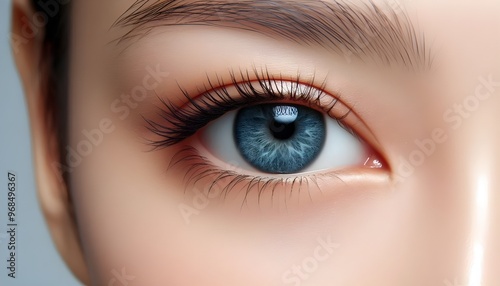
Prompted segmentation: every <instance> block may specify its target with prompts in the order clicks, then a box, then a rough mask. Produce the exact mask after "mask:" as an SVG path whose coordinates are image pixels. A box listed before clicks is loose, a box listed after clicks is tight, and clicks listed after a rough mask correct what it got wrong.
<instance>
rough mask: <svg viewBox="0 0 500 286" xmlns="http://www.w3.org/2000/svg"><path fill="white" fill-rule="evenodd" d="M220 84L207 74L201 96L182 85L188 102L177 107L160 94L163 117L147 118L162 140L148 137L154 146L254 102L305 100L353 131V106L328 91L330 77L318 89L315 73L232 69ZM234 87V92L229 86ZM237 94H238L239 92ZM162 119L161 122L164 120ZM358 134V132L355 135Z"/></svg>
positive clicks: (178, 138)
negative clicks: (349, 120) (349, 122)
mask: <svg viewBox="0 0 500 286" xmlns="http://www.w3.org/2000/svg"><path fill="white" fill-rule="evenodd" d="M216 78H217V80H216V83H215V82H214V80H211V79H210V77H209V76H208V75H207V84H205V85H204V87H203V91H201V90H200V91H199V94H200V95H197V96H195V97H193V96H191V95H190V94H189V93H188V92H187V91H186V90H185V89H183V88H182V87H180V86H179V89H180V90H181V92H182V94H183V96H184V97H185V98H186V100H187V103H185V104H183V105H182V106H176V105H174V104H173V103H171V102H168V101H166V100H164V99H163V98H162V97H161V96H158V98H159V101H160V103H161V105H160V106H157V108H158V111H159V117H160V118H159V119H158V120H152V119H148V118H145V117H144V116H143V119H144V120H145V122H146V128H147V129H148V130H149V131H150V132H152V133H153V134H155V135H157V136H158V137H159V138H160V139H159V140H148V141H149V142H148V143H149V144H150V145H151V146H153V148H154V149H159V148H164V147H169V146H172V145H175V144H177V143H179V142H181V141H183V140H184V139H187V138H189V137H190V136H192V135H193V134H195V133H196V132H197V131H198V130H199V129H201V128H203V127H204V126H206V125H207V124H208V123H209V122H211V121H213V120H215V119H217V118H219V117H221V116H222V115H224V114H225V113H227V112H229V111H231V110H236V109H239V108H242V107H246V106H248V105H250V104H259V103H272V102H277V101H281V102H286V101H288V102H291V103H302V105H307V106H308V107H311V108H316V109H320V110H321V111H323V112H325V113H327V114H328V115H329V116H330V117H332V118H333V119H336V120H337V121H338V122H339V124H341V126H342V127H344V128H346V129H347V130H348V131H349V132H351V133H353V134H354V132H353V131H352V130H350V128H348V126H346V124H344V123H343V120H344V119H345V118H346V117H347V116H348V115H349V114H350V113H351V109H350V108H349V107H347V106H346V105H345V104H343V103H342V102H341V101H340V97H341V96H340V95H333V94H328V93H326V92H325V91H324V88H325V86H326V80H324V81H322V82H321V84H320V85H319V86H320V87H319V88H316V87H315V86H316V85H317V84H315V83H316V82H317V81H316V79H315V76H312V79H309V80H307V81H306V80H304V82H305V83H302V82H303V80H302V78H301V76H300V74H299V75H297V76H296V77H295V78H294V79H293V80H291V79H289V78H285V77H284V76H283V75H279V76H278V77H275V76H272V75H271V74H270V73H269V71H268V70H267V69H265V70H264V69H261V70H260V71H258V70H257V69H256V68H254V69H253V75H251V74H250V71H248V70H247V71H245V72H244V71H242V70H240V71H239V78H238V77H237V76H236V73H235V72H234V71H230V80H229V81H230V82H229V83H228V82H225V81H223V80H222V78H220V77H219V76H217V75H216ZM230 88H234V92H231V91H230V90H229V89H230ZM235 93H236V94H235ZM160 121H161V122H160ZM354 135H356V134H354Z"/></svg>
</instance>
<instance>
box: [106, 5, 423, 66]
mask: <svg viewBox="0 0 500 286" xmlns="http://www.w3.org/2000/svg"><path fill="white" fill-rule="evenodd" d="M388 1H389V2H390V3H389V2H388V3H383V4H375V3H374V2H373V1H372V0H365V1H362V2H360V3H359V4H354V3H352V2H347V1H344V0H330V1H328V2H327V1H321V0H302V1H290V0H234V1H230V0H225V1H224V0H207V1H203V0H194V1H192V0H137V1H136V2H135V3H134V4H133V5H132V6H131V7H130V8H129V9H128V10H127V11H126V12H125V13H124V14H123V15H122V16H121V17H119V18H118V19H117V21H116V22H115V23H114V24H113V27H112V28H120V29H123V30H124V32H122V33H123V34H122V36H121V37H119V38H118V39H117V40H116V41H115V42H116V44H118V45H119V46H123V45H125V46H128V45H130V44H132V43H133V42H135V41H136V40H137V39H138V38H141V37H143V36H145V35H147V34H148V33H149V32H151V31H152V30H153V29H155V28H157V27H162V26H179V25H203V26H214V27H226V28H236V29H243V30H246V31H252V32H257V33H261V34H264V35H268V36H271V37H273V38H281V39H286V40H289V41H292V42H295V43H299V44H306V45H319V46H322V47H324V48H327V49H330V50H332V51H334V52H336V53H338V54H340V55H342V56H344V57H346V58H348V59H350V58H351V57H355V58H357V59H361V60H363V61H364V60H374V61H376V62H379V63H383V64H386V65H393V64H402V65H403V66H404V67H406V68H408V69H410V70H422V69H424V70H426V69H429V68H430V66H431V64H432V57H431V53H430V51H429V49H428V47H427V46H426V41H425V38H424V35H423V34H419V33H417V31H416V29H415V27H414V26H413V24H412V22H411V20H410V18H409V17H408V15H407V14H406V13H405V12H404V10H403V9H402V7H401V5H400V4H399V3H398V2H397V1H398V0H388Z"/></svg>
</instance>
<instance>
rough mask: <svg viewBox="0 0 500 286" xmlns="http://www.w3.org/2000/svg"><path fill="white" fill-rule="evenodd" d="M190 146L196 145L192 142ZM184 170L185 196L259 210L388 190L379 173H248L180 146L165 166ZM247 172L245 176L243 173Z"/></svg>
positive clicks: (198, 149) (385, 177) (199, 150)
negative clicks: (202, 194)
mask: <svg viewBox="0 0 500 286" xmlns="http://www.w3.org/2000/svg"><path fill="white" fill-rule="evenodd" d="M192 144H193V145H194V144H196V142H195V140H194V142H192ZM169 168H175V169H180V170H186V172H185V176H184V178H183V180H184V182H183V183H184V186H185V190H184V191H185V193H186V194H187V195H195V193H193V190H197V191H198V192H199V191H201V192H203V193H205V194H206V195H207V196H208V197H209V198H211V199H213V200H215V201H219V202H221V203H222V204H223V203H224V202H226V201H230V202H231V205H232V206H235V205H237V206H240V207H242V208H243V207H247V208H254V209H259V210H262V208H263V206H268V207H270V208H271V209H273V210H283V207H284V206H286V208H293V207H294V206H295V207H298V206H304V205H307V204H311V203H314V202H319V201H321V202H327V201H328V198H331V199H335V198H337V197H338V196H339V195H342V196H344V195H354V193H357V194H356V195H359V192H356V190H359V191H361V193H365V194H366V193H367V192H374V191H376V192H379V191H387V190H388V188H389V182H390V180H389V173H388V172H387V171H386V170H383V169H367V168H359V167H358V168H348V169H344V170H341V171H336V172H332V171H324V172H314V173H304V174H299V175H272V176H271V175H270V176H262V174H260V175H258V174H248V172H245V171H244V170H241V169H239V168H238V167H236V166H232V165H230V164H227V163H224V162H221V161H220V160H219V161H217V160H216V159H215V158H212V157H211V155H210V154H209V153H207V152H206V150H204V149H203V148H202V147H199V146H196V147H194V146H190V145H188V146H185V147H183V148H182V149H180V150H179V151H178V152H177V153H176V154H175V155H174V156H173V157H172V159H171V163H170V167H169ZM245 173H247V174H245Z"/></svg>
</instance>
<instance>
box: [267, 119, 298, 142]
mask: <svg viewBox="0 0 500 286" xmlns="http://www.w3.org/2000/svg"><path fill="white" fill-rule="evenodd" d="M269 125H270V126H269V129H270V130H271V134H272V135H273V136H274V138H276V139H278V140H287V139H290V138H291V137H292V136H293V134H294V133H295V123H294V122H292V123H288V124H287V123H280V122H278V121H276V120H273V121H272V122H271V123H270V124H269Z"/></svg>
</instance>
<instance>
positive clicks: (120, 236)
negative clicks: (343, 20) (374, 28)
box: [13, 0, 500, 286]
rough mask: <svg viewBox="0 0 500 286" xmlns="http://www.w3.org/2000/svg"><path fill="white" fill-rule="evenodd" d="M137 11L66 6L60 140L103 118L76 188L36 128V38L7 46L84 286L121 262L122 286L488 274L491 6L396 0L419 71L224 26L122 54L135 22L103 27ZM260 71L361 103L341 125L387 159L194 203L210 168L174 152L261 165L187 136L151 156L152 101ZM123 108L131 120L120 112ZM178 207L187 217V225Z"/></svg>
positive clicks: (391, 280) (494, 142) (17, 27)
mask: <svg viewBox="0 0 500 286" xmlns="http://www.w3.org/2000/svg"><path fill="white" fill-rule="evenodd" d="M153 2H156V1H145V6H144V7H148V6H149V5H152V4H153ZM228 2H236V1H228ZM287 2H289V3H293V4H296V5H298V6H299V5H302V4H304V3H306V1H302V2H301V1H287ZM312 2H317V3H319V2H321V1H320V0H318V1H307V3H312ZM324 2H326V3H330V4H331V5H337V4H338V3H337V4H336V3H334V2H333V1H330V0H328V1H327V0H325V1H324ZM394 2H395V1H391V2H390V3H386V4H387V5H389V6H390V7H393V8H394ZM13 3H14V10H13V11H14V12H13V32H15V33H18V34H20V33H21V32H22V29H23V27H24V26H23V25H24V24H23V21H22V19H23V17H26V18H28V19H31V18H32V16H33V13H34V11H33V10H32V9H31V8H30V6H29V5H28V1H26V0H14V2H13ZM134 3H135V1H134V0H120V1H97V0H95V1H80V0H75V1H73V11H72V15H71V20H72V25H73V26H72V31H71V37H72V39H71V41H72V42H71V44H72V50H71V53H70V54H71V56H70V63H71V65H70V91H69V107H68V108H69V114H70V118H69V122H68V128H69V130H70V138H69V139H70V140H69V144H70V146H69V147H71V148H73V149H76V148H77V147H78V145H79V144H80V143H81V142H82V141H85V140H88V138H87V137H86V136H85V134H84V133H85V132H83V131H89V130H95V129H96V128H100V130H101V132H102V133H103V134H104V137H103V140H102V142H101V143H100V144H98V146H94V147H93V148H92V151H91V152H89V154H88V155H87V156H84V158H83V159H82V160H81V162H79V163H78V164H76V165H77V166H75V167H74V168H72V169H73V171H72V173H71V183H70V185H65V184H64V183H62V182H61V181H60V180H59V174H58V172H57V171H56V170H55V169H54V168H53V163H54V162H57V161H59V160H58V158H57V155H56V154H57V143H56V142H57V140H56V139H55V138H56V137H55V134H54V132H53V131H52V130H49V129H48V128H47V127H46V124H44V119H45V118H47V112H48V111H47V110H45V108H44V105H43V104H42V98H43V94H42V90H43V89H42V86H43V82H42V79H43V77H42V76H41V75H42V71H40V70H39V69H36V68H34V67H36V66H37V63H39V62H40V60H41V59H40V54H41V52H40V39H41V36H42V35H41V34H37V35H36V37H35V38H34V39H31V40H30V41H29V42H28V43H27V44H25V45H22V46H21V47H20V48H19V50H18V52H17V53H15V57H16V62H17V65H18V68H19V71H20V74H21V78H22V81H23V85H24V89H25V94H26V99H27V103H28V108H29V114H30V120H31V130H32V138H33V148H34V156H35V167H36V174H37V181H38V192H39V198H40V203H41V205H42V207H43V209H44V212H45V215H46V217H47V220H48V222H49V226H50V229H51V232H52V235H53V238H54V241H55V243H56V245H57V246H58V249H59V251H60V252H61V254H62V256H63V257H64V259H65V260H66V261H67V263H68V265H69V267H70V268H71V269H72V271H73V272H74V273H75V275H76V276H77V277H78V278H79V279H81V280H82V281H83V282H84V283H86V284H88V285H120V284H119V282H118V281H117V280H116V273H117V272H116V271H118V272H122V271H125V273H126V274H127V275H128V277H127V278H128V279H129V281H128V285H176V286H181V285H187V286H195V285H241V286H244V285H345V286H347V285H384V286H389V285H394V286H400V285H408V286H412V285H415V286H417V285H419V286H420V285H470V286H475V285H482V286H489V285H498V284H499V283H500V273H499V272H498V265H500V225H499V224H498V223H497V222H498V220H499V219H500V193H499V190H500V185H499V184H500V181H499V180H500V179H499V176H498V175H497V173H498V170H500V166H499V165H498V162H499V158H500V151H499V150H500V149H499V148H498V146H499V145H500V136H499V135H498V134H499V133H498V132H497V130H496V128H497V127H496V123H495V122H498V120H499V119H500V118H499V117H500V115H499V114H500V113H499V112H498V110H499V108H500V99H499V96H500V33H499V30H500V18H499V17H498V13H499V12H500V2H498V1H494V0H479V1H478V0H474V1H472V0H462V1H456V0H454V1H451V0H441V1H436V0H413V1H406V2H401V3H400V4H401V5H402V6H403V7H404V8H403V10H404V11H406V14H407V15H408V17H409V19H411V21H412V22H413V26H415V27H416V31H418V34H419V35H420V34H425V39H426V42H427V47H428V48H429V49H431V50H432V55H433V62H432V67H430V68H428V69H424V68H420V69H414V70H409V69H407V68H405V67H403V65H400V64H393V65H391V66H388V65H387V64H386V63H384V62H383V61H380V60H376V59H375V58H376V57H375V56H369V57H365V56H360V55H358V54H354V55H353V56H352V57H351V56H346V55H351V54H350V53H347V54H346V53H343V52H342V49H340V51H339V49H327V48H324V47H322V46H321V45H319V44H317V43H316V44H309V45H307V44H305V43H300V42H292V41H290V40H287V39H285V37H280V36H278V35H275V36H269V35H264V34H263V33H257V32H252V31H245V30H242V29H240V28H238V27H232V28H231V27H221V26H219V25H213V26H211V27H209V26H206V25H195V26H193V25H185V26H177V25H172V26H161V27H157V28H154V29H152V30H151V31H150V33H147V34H146V33H143V37H140V38H133V39H131V40H129V41H125V43H124V44H126V45H125V46H126V48H125V47H123V46H121V47H118V46H117V45H116V44H115V43H112V42H113V41H114V40H116V39H117V38H119V37H122V36H123V35H124V33H126V32H127V31H129V30H127V29H130V28H131V26H127V27H123V26H116V25H115V26H114V25H113V24H114V23H116V21H117V19H119V18H120V17H122V16H123V15H124V13H125V12H126V11H127V9H128V8H129V7H130V6H131V5H133V4H134ZM342 3H344V2H342ZM349 3H350V4H349V5H355V4H358V5H360V4H363V3H365V4H366V3H368V2H365V1H358V2H349ZM377 3H378V5H383V4H384V2H381V1H380V2H377ZM398 15H399V16H401V14H398ZM226 17H227V15H225V14H224V12H222V15H221V16H220V19H221V20H220V21H223V20H224V19H225V18H226ZM170 21H171V20H170ZM214 21H215V20H214ZM111 27H114V28H111ZM251 27H252V28H254V29H262V30H266V29H265V28H261V27H258V26H257V25H255V24H252V25H251ZM139 34H140V33H139ZM420 40H421V39H420ZM374 41H375V40H374ZM370 42H372V41H370ZM110 43H112V44H110ZM360 46H361V48H366V45H365V46H364V47H363V45H360ZM393 46H394V45H391V47H393ZM123 48H125V50H123ZM119 51H122V53H121V54H120V56H117V55H118V53H119ZM379 51H380V50H379ZM386 51H389V50H386ZM344 52H345V50H344ZM358 56H359V57H358ZM369 59H373V60H369ZM406 63H408V61H406ZM148 67H149V71H148ZM255 67H256V68H257V69H258V70H259V69H261V68H266V69H267V72H268V73H269V74H271V75H274V76H275V77H279V76H280V75H282V76H284V77H285V78H293V77H296V76H297V74H299V73H300V78H302V79H306V80H310V79H312V78H313V76H314V77H315V78H317V79H318V80H319V81H320V82H322V81H324V82H325V85H324V90H325V91H326V92H327V93H329V94H336V95H338V94H341V95H342V96H341V99H342V102H343V103H344V104H345V105H346V106H349V107H350V108H351V109H352V110H353V111H354V113H355V116H354V115H353V116H352V117H350V119H349V120H350V121H349V123H351V124H352V125H354V127H353V128H354V129H355V131H356V132H357V133H358V134H359V135H360V136H362V137H363V138H364V139H365V140H366V142H367V144H368V145H370V146H371V147H372V148H373V149H375V150H376V151H377V152H378V154H379V156H380V157H381V158H383V160H384V161H385V164H384V165H385V166H384V168H383V169H377V170H374V169H369V168H363V167H362V166H359V168H351V169H349V170H347V171H342V170H340V171H339V174H338V177H337V176H332V175H331V174H332V172H333V171H332V170H321V171H317V173H321V174H323V175H324V176H323V177H322V179H321V180H319V181H318V184H317V185H314V184H309V185H304V186H302V187H301V188H300V192H299V190H298V189H297V188H294V187H291V188H290V187H285V186H282V187H277V188H276V194H274V195H273V194H271V192H270V191H267V192H263V194H262V197H261V198H259V199H258V198H257V195H255V191H254V192H253V193H252V194H249V195H248V197H247V198H246V204H242V201H243V199H244V198H243V197H242V196H244V191H243V190H241V189H242V188H241V187H240V190H238V188H234V190H233V191H232V192H230V193H229V194H228V195H227V196H226V197H225V198H223V197H222V196H217V195H214V196H213V197H212V198H210V199H209V200H208V201H209V203H208V204H206V201H201V202H200V201H196V198H199V197H197V193H196V192H195V191H194V190H196V189H203V188H204V187H206V185H208V183H209V182H213V181H214V178H202V179H201V180H200V181H198V182H197V183H196V184H195V186H192V185H187V184H186V181H185V180H184V179H183V178H184V177H185V174H186V173H188V169H189V168H190V165H189V162H187V161H182V162H181V163H180V164H178V165H176V166H175V167H173V168H168V167H169V164H170V162H172V160H174V158H175V156H176V154H179V152H180V151H181V150H182V149H183V147H186V146H188V145H189V146H192V147H194V148H197V149H199V152H202V153H203V154H204V155H206V156H207V158H208V159H209V160H211V161H212V163H213V164H214V165H216V166H218V167H219V168H224V169H227V168H233V169H234V170H235V171H236V172H238V173H246V174H255V173H252V172H251V171H248V170H244V169H243V168H240V167H238V166H233V165H237V164H232V163H231V162H222V161H221V160H218V158H216V156H213V155H211V154H210V150H206V148H205V147H204V146H203V144H202V142H200V140H198V139H199V136H194V137H193V138H189V139H187V140H186V141H183V142H182V143H180V144H177V145H173V146H169V147H167V148H164V149H160V150H156V151H152V152H148V151H149V150H150V146H148V145H147V144H145V143H144V140H142V139H143V138H148V139H153V140H154V139H155V138H156V137H155V135H154V134H151V132H149V131H148V130H145V129H144V128H142V126H143V125H144V124H143V123H144V121H143V119H142V117H141V116H146V117H150V118H155V119H157V118H156V117H155V109H154V105H155V104H158V101H159V100H158V97H160V98H162V99H163V100H166V101H169V102H172V103H174V104H176V105H182V104H186V99H185V97H183V96H182V93H181V92H180V91H179V88H178V86H182V87H183V88H184V89H186V90H187V91H189V92H191V93H194V95H197V94H196V92H197V90H198V89H199V88H200V87H203V84H206V79H207V74H209V75H211V76H212V77H213V76H214V75H215V74H217V75H219V76H220V77H221V78H224V79H225V80H229V73H228V71H229V70H231V69H232V70H244V71H245V70H250V71H252V69H253V68H255ZM151 69H153V70H159V72H157V73H154V72H153V73H152V72H151ZM151 74H155V75H156V76H157V77H156V78H155V77H154V76H151ZM148 75H149V77H147V76H148ZM146 77H147V83H148V84H147V85H148V86H149V87H151V90H150V92H148V95H147V97H145V99H141V100H139V101H138V100H135V101H133V99H129V100H130V101H128V102H122V103H120V104H118V105H115V104H116V102H115V100H116V99H120V95H121V94H122V93H126V92H130V91H132V90H133V89H134V88H135V87H137V86H144V87H145V86H146V84H145V83H144V82H145V81H144V79H145V78H146ZM152 78H155V79H158V84H156V85H154V87H153V86H152V84H153V82H152V81H151V79H152ZM123 106H128V110H129V111H130V113H126V112H125V111H124V110H123V109H121V111H117V109H118V107H123ZM339 112H341V110H340V111H339ZM325 148H335V146H327V147H325ZM422 154H423V155H422ZM66 163H67V164H69V162H66ZM229 165H231V166H229ZM329 174H330V175H329ZM290 176H292V177H293V175H290ZM339 178H340V179H341V180H339ZM224 183H227V181H222V182H221V185H222V186H223V185H224ZM217 188H219V189H220V188H221V187H220V186H219V185H217V186H215V189H217ZM280 192H281V194H280ZM283 193H285V194H283ZM70 196H71V200H69V199H68V198H69V197H70ZM287 196H290V197H289V199H288V200H287ZM183 205H187V206H191V207H193V208H195V209H196V210H198V211H199V212H197V213H196V214H193V215H191V216H190V217H189V222H190V223H186V219H185V216H183V215H182V212H181V211H180V206H183ZM242 205H243V207H242ZM455 282H456V283H457V284H453V283H455ZM458 283H459V284H458Z"/></svg>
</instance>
